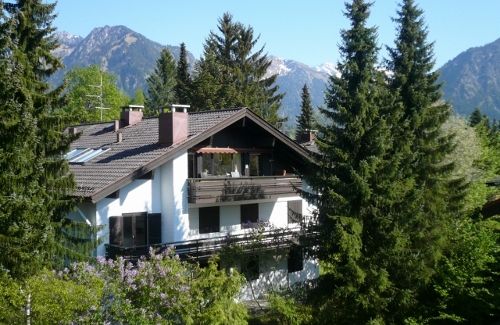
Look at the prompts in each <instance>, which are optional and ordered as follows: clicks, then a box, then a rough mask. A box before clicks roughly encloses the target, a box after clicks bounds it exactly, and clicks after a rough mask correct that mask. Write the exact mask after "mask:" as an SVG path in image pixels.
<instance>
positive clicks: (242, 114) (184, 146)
mask: <svg viewBox="0 0 500 325" xmlns="http://www.w3.org/2000/svg"><path fill="white" fill-rule="evenodd" d="M243 118H248V119H250V120H251V121H253V122H254V123H255V124H257V125H258V126H260V127H261V128H263V129H264V130H266V131H267V132H269V133H270V134H271V135H273V136H274V137H275V138H276V139H277V140H279V141H281V142H282V143H284V144H285V145H287V146H288V147H289V148H290V149H291V150H293V151H294V152H295V153H297V154H298V155H299V156H300V157H302V158H303V159H304V160H306V161H311V160H312V157H311V156H310V152H309V151H308V150H306V149H305V148H304V147H302V146H301V145H299V144H298V143H296V142H295V141H293V140H292V139H290V138H289V137H288V136H286V135H285V134H283V133H281V132H280V131H279V130H277V129H276V128H275V127H273V126H272V125H271V124H269V123H268V122H266V121H265V120H263V119H262V118H261V117H259V116H258V115H257V114H255V113H253V112H252V111H251V110H249V109H248V108H243V109H241V110H240V111H239V112H237V113H236V114H234V115H232V116H230V117H228V118H227V119H225V120H224V121H222V122H220V123H218V124H217V125H215V126H213V127H211V128H209V129H207V130H205V131H203V132H201V133H199V134H197V135H194V136H191V137H190V138H188V139H187V140H185V141H183V142H181V143H179V144H177V145H176V146H175V147H174V148H172V150H170V151H168V152H166V153H165V154H163V155H162V156H160V157H158V158H157V159H155V160H152V161H150V162H149V163H147V164H145V165H144V166H142V167H140V168H137V169H136V170H134V171H132V172H131V173H129V174H128V175H126V176H124V177H122V178H120V179H117V180H116V181H115V182H113V183H111V184H109V185H107V186H106V187H104V188H102V189H100V190H98V191H96V192H94V193H92V195H90V197H89V198H90V200H91V201H92V202H93V203H97V202H98V201H100V200H102V199H104V198H105V197H107V196H108V195H110V194H112V193H113V192H116V191H117V190H119V189H121V188H123V187H124V186H126V185H128V184H130V183H131V182H132V181H134V180H135V179H137V178H139V177H141V176H142V175H144V174H146V173H149V172H150V171H152V170H153V169H155V168H157V167H159V166H161V165H163V164H165V163H166V162H168V161H169V160H171V159H173V158H175V157H176V156H178V155H179V153H181V152H184V151H187V150H188V149H190V148H192V147H194V146H196V145H197V144H198V143H200V142H202V141H204V140H206V139H208V138H210V137H211V136H213V135H214V134H216V133H218V132H220V131H222V130H223V129H225V128H226V127H228V126H230V125H232V124H234V123H236V122H238V121H240V120H241V119H243Z"/></svg>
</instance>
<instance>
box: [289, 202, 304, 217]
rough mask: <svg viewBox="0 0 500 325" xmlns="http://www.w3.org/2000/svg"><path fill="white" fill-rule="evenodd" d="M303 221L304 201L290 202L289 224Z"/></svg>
mask: <svg viewBox="0 0 500 325" xmlns="http://www.w3.org/2000/svg"><path fill="white" fill-rule="evenodd" d="M301 220H302V200H296V201H288V223H299V222H301Z"/></svg>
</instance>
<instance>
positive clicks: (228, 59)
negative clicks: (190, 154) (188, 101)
mask: <svg viewBox="0 0 500 325" xmlns="http://www.w3.org/2000/svg"><path fill="white" fill-rule="evenodd" d="M218 29H219V34H217V33H214V32H211V33H210V35H209V37H208V39H207V41H206V43H205V52H204V57H203V58H202V60H200V62H199V64H198V65H197V66H196V72H197V73H196V74H197V77H196V78H195V80H194V86H193V104H194V106H195V109H197V110H207V109H221V108H228V107H249V108H250V109H252V110H254V111H255V112H256V113H257V114H259V115H260V116H261V117H263V118H264V119H266V120H267V121H268V122H269V123H271V124H273V125H279V124H280V123H281V122H282V121H283V119H282V118H280V117H279V116H278V109H279V107H280V105H281V99H282V97H283V95H282V94H279V93H278V87H277V86H276V85H275V81H276V77H277V76H276V75H273V76H269V77H267V76H266V72H267V68H268V67H269V65H270V64H271V60H270V59H269V58H268V57H267V55H266V54H264V47H262V48H260V49H259V50H257V51H254V47H255V45H256V44H257V42H258V40H259V38H258V37H257V38H255V37H254V32H253V28H252V27H250V26H244V25H242V24H241V23H237V22H233V20H232V16H231V15H230V14H228V13H225V14H224V15H223V17H222V18H221V19H219V26H218Z"/></svg>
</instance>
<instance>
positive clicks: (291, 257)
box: [288, 247, 304, 273]
mask: <svg viewBox="0 0 500 325" xmlns="http://www.w3.org/2000/svg"><path fill="white" fill-rule="evenodd" d="M303 269H304V253H303V251H302V248H300V247H292V248H291V249H290V252H288V273H292V272H298V271H302V270H303Z"/></svg>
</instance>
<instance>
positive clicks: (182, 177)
mask: <svg viewBox="0 0 500 325" xmlns="http://www.w3.org/2000/svg"><path fill="white" fill-rule="evenodd" d="M159 170H160V174H161V177H160V181H161V187H160V200H161V213H162V220H161V230H162V235H161V238H162V242H164V243H168V242H177V241H182V240H187V239H189V215H188V203H187V178H188V154H187V152H184V153H181V154H179V155H178V156H177V157H175V158H174V159H172V160H170V161H168V162H167V163H165V164H163V165H162V166H161V167H160V168H159Z"/></svg>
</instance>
